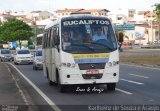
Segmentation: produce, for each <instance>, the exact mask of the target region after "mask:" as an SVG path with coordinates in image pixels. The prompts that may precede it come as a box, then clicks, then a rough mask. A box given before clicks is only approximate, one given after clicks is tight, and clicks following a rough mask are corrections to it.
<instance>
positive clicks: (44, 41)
mask: <svg viewBox="0 0 160 111" xmlns="http://www.w3.org/2000/svg"><path fill="white" fill-rule="evenodd" d="M46 40H47V32H45V34H44V37H43V48H46V44H47V43H46Z"/></svg>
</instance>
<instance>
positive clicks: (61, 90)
mask: <svg viewBox="0 0 160 111" xmlns="http://www.w3.org/2000/svg"><path fill="white" fill-rule="evenodd" d="M59 86H60V92H61V93H65V92H66V89H67V88H66V87H67V86H66V85H61V84H60V85H59Z"/></svg>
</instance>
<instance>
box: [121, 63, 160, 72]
mask: <svg viewBox="0 0 160 111" xmlns="http://www.w3.org/2000/svg"><path fill="white" fill-rule="evenodd" d="M120 64H121V65H126V66H135V67H142V68H147V69H156V70H160V68H153V67H145V66H140V65H134V64H127V63H120Z"/></svg>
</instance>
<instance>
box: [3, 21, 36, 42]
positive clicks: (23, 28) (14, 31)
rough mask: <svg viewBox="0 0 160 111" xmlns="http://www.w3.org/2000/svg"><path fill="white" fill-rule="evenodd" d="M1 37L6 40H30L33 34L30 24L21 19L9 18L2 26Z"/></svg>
mask: <svg viewBox="0 0 160 111" xmlns="http://www.w3.org/2000/svg"><path fill="white" fill-rule="evenodd" d="M0 29H1V32H0V39H1V40H5V41H10V42H12V41H17V40H20V41H21V40H29V38H30V37H31V36H33V35H34V34H33V32H32V29H31V27H30V26H29V25H27V24H26V23H24V22H23V21H21V20H17V19H9V20H8V21H6V22H4V23H2V25H1V26H0Z"/></svg>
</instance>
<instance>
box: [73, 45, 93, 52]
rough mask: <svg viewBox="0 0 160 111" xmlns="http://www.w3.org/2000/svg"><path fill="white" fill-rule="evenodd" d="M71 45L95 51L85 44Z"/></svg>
mask: <svg viewBox="0 0 160 111" xmlns="http://www.w3.org/2000/svg"><path fill="white" fill-rule="evenodd" d="M71 45H75V46H82V47H86V48H88V49H89V50H91V51H95V50H94V49H93V48H92V47H90V46H88V45H85V44H76V43H72V44H71Z"/></svg>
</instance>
